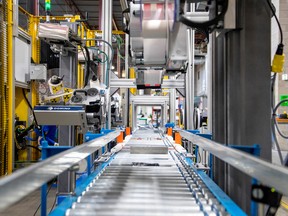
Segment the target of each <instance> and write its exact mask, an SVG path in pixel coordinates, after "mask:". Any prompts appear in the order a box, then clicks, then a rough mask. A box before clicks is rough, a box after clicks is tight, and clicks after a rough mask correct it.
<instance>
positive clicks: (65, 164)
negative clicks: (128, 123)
mask: <svg viewBox="0 0 288 216" xmlns="http://www.w3.org/2000/svg"><path fill="white" fill-rule="evenodd" d="M119 134H120V131H114V132H110V133H109V134H107V135H105V136H102V137H99V138H96V139H94V140H91V141H89V142H87V143H84V144H82V145H79V146H77V147H74V148H72V149H69V150H67V151H64V152H62V153H59V154H57V155H55V156H52V157H50V158H48V159H46V160H44V161H41V162H39V163H37V164H34V165H31V166H29V167H27V168H24V169H21V170H19V171H17V172H15V173H13V174H12V175H10V176H7V177H4V178H2V179H0V194H1V196H0V212H1V211H3V210H4V209H6V208H8V207H9V206H11V205H12V204H14V203H16V202H17V201H19V200H21V199H22V198H23V197H25V196H26V195H28V194H29V193H31V192H33V191H34V190H36V189H37V188H39V187H41V186H42V185H43V184H45V183H47V182H48V181H50V180H51V179H53V178H55V177H56V176H58V175H59V174H61V173H62V172H64V171H65V170H67V169H69V168H70V167H72V166H73V165H75V164H77V163H79V162H80V161H81V160H83V159H85V158H87V157H88V156H89V155H91V154H92V153H94V152H95V151H97V150H99V149H101V148H102V147H103V146H105V145H106V144H108V143H109V142H111V141H112V140H114V139H115V138H116V137H117V136H119Z"/></svg>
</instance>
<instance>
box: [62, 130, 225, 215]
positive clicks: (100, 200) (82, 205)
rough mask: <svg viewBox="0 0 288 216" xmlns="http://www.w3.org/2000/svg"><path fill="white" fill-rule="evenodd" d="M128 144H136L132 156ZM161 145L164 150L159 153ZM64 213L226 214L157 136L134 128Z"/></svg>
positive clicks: (193, 173)
mask: <svg viewBox="0 0 288 216" xmlns="http://www.w3.org/2000/svg"><path fill="white" fill-rule="evenodd" d="M138 147H139V149H137V148H138ZM145 147H147V148H145ZM132 148H136V149H134V150H136V151H133V152H135V154H133V153H131V152H130V151H131V149H132ZM155 149H156V150H155ZM165 149H166V153H163V152H165ZM167 150H168V152H167ZM149 151H150V152H149ZM141 152H142V153H141ZM143 152H145V154H143ZM151 152H152V153H153V154H151ZM66 215H67V216H68V215H69V216H80V215H87V216H88V215H93V216H94V215H103V216H106V215H110V216H113V215H119V216H124V215H125V216H130V215H131V216H146V215H153V216H158V215H159V216H160V215H161V216H162V215H163V216H172V215H175V216H176V215H177V216H182V215H183V216H185V215H187V216H188V215H194V216H197V215H227V213H226V212H225V209H224V208H223V207H222V206H221V205H220V204H219V202H218V201H217V200H216V199H215V197H214V196H213V194H212V193H211V192H210V191H209V190H208V188H207V187H206V185H205V184H204V183H203V182H202V181H201V179H200V178H199V176H197V174H196V173H195V172H194V171H193V170H191V169H190V168H189V167H188V166H187V164H185V162H184V161H183V160H182V158H181V157H180V156H179V155H178V153H177V152H176V151H175V150H174V148H173V147H171V146H168V145H167V144H166V143H165V142H164V141H163V139H162V137H161V136H160V134H158V133H154V132H153V131H138V132H136V133H135V134H134V135H133V137H132V138H131V139H130V141H129V142H128V143H127V144H126V146H125V148H124V149H123V150H122V151H120V152H119V153H118V154H117V155H116V156H115V159H114V160H113V161H112V162H111V164H110V165H109V166H108V167H107V168H106V169H105V170H104V172H103V173H102V174H101V175H100V176H97V177H96V178H95V179H94V180H93V181H92V182H91V184H90V185H89V186H88V187H87V189H86V191H85V192H83V194H82V196H81V197H79V198H78V200H77V202H76V203H74V204H73V206H72V208H71V209H68V210H67V212H66Z"/></svg>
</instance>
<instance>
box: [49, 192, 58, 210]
mask: <svg viewBox="0 0 288 216" xmlns="http://www.w3.org/2000/svg"><path fill="white" fill-rule="evenodd" d="M56 198H57V196H55V199H54V201H53V204H52V207H51V209H50V211H49V213H48V214H50V213H51V212H52V210H53V209H54V207H55V205H56Z"/></svg>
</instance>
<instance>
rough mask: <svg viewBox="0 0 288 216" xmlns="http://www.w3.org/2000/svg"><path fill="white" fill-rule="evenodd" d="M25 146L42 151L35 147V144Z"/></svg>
mask: <svg viewBox="0 0 288 216" xmlns="http://www.w3.org/2000/svg"><path fill="white" fill-rule="evenodd" d="M25 147H30V148H33V149H36V150H37V151H39V152H42V150H41V149H39V148H37V147H36V146H33V145H25Z"/></svg>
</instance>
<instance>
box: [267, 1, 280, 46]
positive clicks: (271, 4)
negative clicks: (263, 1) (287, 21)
mask: <svg viewBox="0 0 288 216" xmlns="http://www.w3.org/2000/svg"><path fill="white" fill-rule="evenodd" d="M267 3H268V5H269V8H270V9H271V12H272V14H273V16H274V17H275V20H276V22H277V25H278V28H279V31H280V44H283V31H282V27H281V24H280V22H279V19H278V17H277V15H276V13H275V7H274V5H273V3H272V2H271V0H267Z"/></svg>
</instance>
